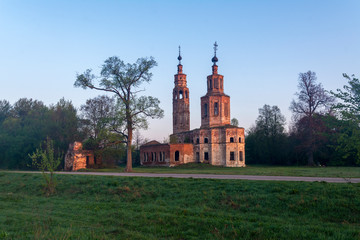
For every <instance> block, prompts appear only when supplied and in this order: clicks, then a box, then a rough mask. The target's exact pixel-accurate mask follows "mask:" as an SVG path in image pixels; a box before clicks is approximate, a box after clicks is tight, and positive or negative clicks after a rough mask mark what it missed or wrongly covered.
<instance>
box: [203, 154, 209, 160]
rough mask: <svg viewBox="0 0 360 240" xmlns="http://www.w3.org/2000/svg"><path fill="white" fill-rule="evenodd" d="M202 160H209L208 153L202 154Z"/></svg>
mask: <svg viewBox="0 0 360 240" xmlns="http://www.w3.org/2000/svg"><path fill="white" fill-rule="evenodd" d="M204 160H209V153H208V152H204Z"/></svg>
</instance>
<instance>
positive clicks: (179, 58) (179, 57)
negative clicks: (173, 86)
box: [178, 45, 182, 64]
mask: <svg viewBox="0 0 360 240" xmlns="http://www.w3.org/2000/svg"><path fill="white" fill-rule="evenodd" d="M181 59H182V57H181V48H180V45H179V56H178V60H179V64H181Z"/></svg>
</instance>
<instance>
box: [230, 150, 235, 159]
mask: <svg viewBox="0 0 360 240" xmlns="http://www.w3.org/2000/svg"><path fill="white" fill-rule="evenodd" d="M230 160H231V161H234V160H235V153H234V152H230Z"/></svg>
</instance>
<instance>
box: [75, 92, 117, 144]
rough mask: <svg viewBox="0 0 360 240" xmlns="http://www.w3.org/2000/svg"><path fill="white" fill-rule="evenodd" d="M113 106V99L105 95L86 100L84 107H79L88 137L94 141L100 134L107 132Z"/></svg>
mask: <svg viewBox="0 0 360 240" xmlns="http://www.w3.org/2000/svg"><path fill="white" fill-rule="evenodd" d="M114 106H115V101H114V98H110V97H108V96H106V95H102V96H97V97H95V98H91V99H88V100H86V103H85V104H84V105H81V107H80V110H81V115H82V118H83V119H84V120H85V121H84V125H86V127H87V130H88V131H87V132H88V135H89V137H91V138H93V139H94V140H95V141H96V140H98V138H99V136H100V135H101V134H102V132H104V131H107V130H108V122H109V118H110V116H111V112H113V111H114Z"/></svg>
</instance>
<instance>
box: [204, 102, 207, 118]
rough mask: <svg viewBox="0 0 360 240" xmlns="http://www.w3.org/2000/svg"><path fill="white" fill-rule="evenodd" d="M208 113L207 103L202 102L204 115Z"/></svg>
mask: <svg viewBox="0 0 360 240" xmlns="http://www.w3.org/2000/svg"><path fill="white" fill-rule="evenodd" d="M207 115H208V106H207V103H205V104H204V117H207Z"/></svg>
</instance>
